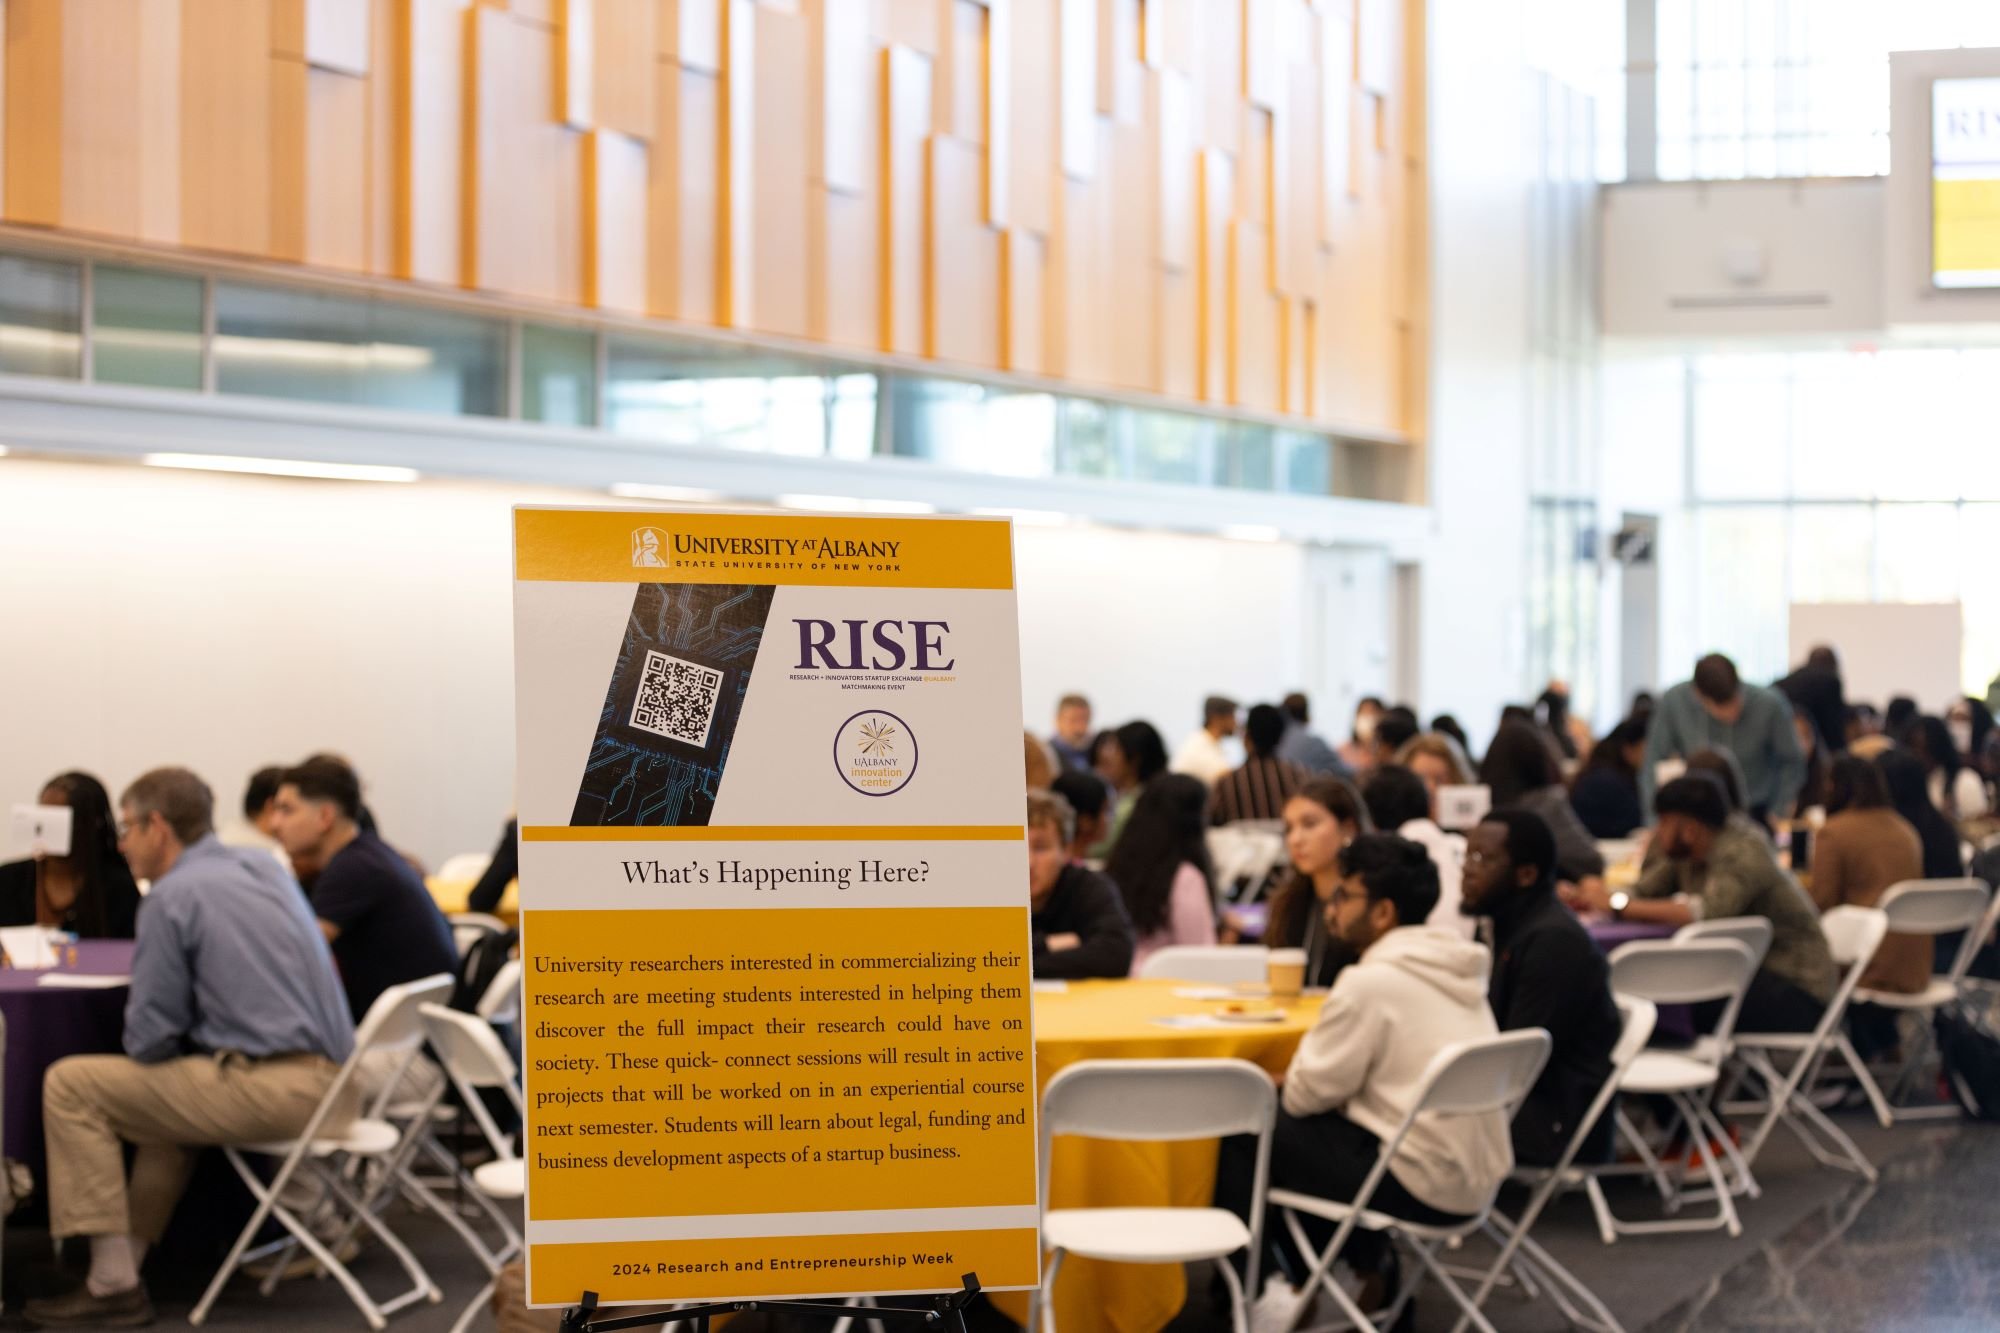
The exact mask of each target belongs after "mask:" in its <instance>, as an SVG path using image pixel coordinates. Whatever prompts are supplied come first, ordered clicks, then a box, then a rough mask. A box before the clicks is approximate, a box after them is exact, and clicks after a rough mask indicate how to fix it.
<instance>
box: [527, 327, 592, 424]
mask: <svg viewBox="0 0 2000 1333" xmlns="http://www.w3.org/2000/svg"><path fill="white" fill-rule="evenodd" d="M521 416H522V418H523V419H524V420H527V421H545V422H547V423H549V424H550V425H552V426H595V425H596V424H597V335H596V334H594V333H592V332H591V331H590V330H588V329H553V328H546V327H544V326H543V325H540V324H527V325H524V326H522V329H521Z"/></svg>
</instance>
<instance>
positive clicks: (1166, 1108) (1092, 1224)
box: [1028, 1060, 1278, 1333]
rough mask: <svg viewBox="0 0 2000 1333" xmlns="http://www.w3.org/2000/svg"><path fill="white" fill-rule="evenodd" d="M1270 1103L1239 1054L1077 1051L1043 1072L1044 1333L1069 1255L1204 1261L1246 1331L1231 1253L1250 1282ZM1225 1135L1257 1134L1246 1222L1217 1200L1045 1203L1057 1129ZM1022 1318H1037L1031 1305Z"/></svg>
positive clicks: (1147, 1137)
mask: <svg viewBox="0 0 2000 1333" xmlns="http://www.w3.org/2000/svg"><path fill="white" fill-rule="evenodd" d="M1277 1102H1278V1094H1277V1089H1276V1088H1274V1087H1273V1086H1272V1085H1271V1076H1270V1075H1269V1074H1267V1073H1265V1072H1264V1071H1263V1070H1262V1069H1259V1068H1258V1067H1257V1066H1256V1065H1253V1064H1251V1063H1250V1062H1249V1061H1247V1060H1084V1061H1082V1062H1080V1063H1078V1064H1074V1065H1071V1066H1070V1067H1069V1068H1067V1069H1065V1070H1063V1071H1062V1072H1061V1073H1060V1074H1057V1075H1056V1076H1055V1077H1054V1078H1052V1079H1050V1080H1049V1086H1048V1089H1047V1090H1046V1091H1045V1092H1043V1094H1042V1132H1041V1173H1042V1174H1041V1200H1042V1209H1043V1212H1042V1241H1043V1243H1044V1244H1046V1245H1047V1246H1048V1247H1049V1250H1050V1254H1049V1263H1048V1268H1047V1270H1046V1271H1045V1272H1044V1273H1043V1275H1042V1285H1041V1287H1040V1289H1039V1290H1038V1291H1037V1292H1036V1293H1035V1298H1034V1303H1035V1304H1037V1305H1039V1306H1040V1307H1041V1328H1042V1333H1055V1330H1056V1314H1055V1290H1056V1277H1057V1275H1058V1274H1060V1273H1061V1272H1062V1265H1063V1260H1064V1258H1066V1257H1067V1256H1069V1255H1072V1254H1074V1255H1077V1256H1079V1257H1081V1258H1085V1259H1098V1260H1102V1261H1104V1262H1107V1263H1118V1264H1185V1263H1193V1262H1195V1261H1196V1260H1201V1259H1207V1260H1210V1261H1212V1262H1213V1263H1214V1264H1215V1266H1216V1268H1217V1269H1218V1270H1220V1271H1221V1273H1222V1276H1223V1280H1224V1281H1225V1282H1226V1283H1228V1285H1229V1298H1230V1322H1231V1325H1232V1327H1233V1328H1234V1329H1235V1330H1236V1333H1248V1329H1249V1311H1248V1308H1247V1306H1246V1304H1245V1302H1244V1299H1243V1286H1244V1284H1243V1283H1242V1281H1240V1280H1239V1279H1238V1278H1237V1276H1236V1270H1235V1268H1234V1267H1232V1266H1231V1265H1230V1262H1229V1256H1230V1255H1232V1254H1235V1253H1236V1252H1237V1251H1239V1250H1243V1249H1246V1248H1247V1249H1248V1251H1249V1261H1248V1264H1249V1274H1250V1279H1249V1280H1250V1283H1251V1285H1252V1287H1253V1289H1254V1286H1255V1283H1256V1281H1257V1250H1258V1246H1259V1244H1261V1243H1262V1240H1263V1218H1264V1188H1265V1183H1266V1178H1267V1176H1268V1173H1269V1169H1270V1161H1271V1124H1272V1121H1273V1120H1274V1119H1275V1118H1276V1115H1277ZM1231 1134H1254V1135H1256V1136H1257V1167H1256V1175H1255V1177H1254V1180H1253V1183H1252V1185H1251V1190H1250V1220H1249V1222H1247V1223H1246V1222H1244V1220H1243V1219H1242V1218H1240V1217H1238V1216H1236V1214H1234V1213H1232V1212H1230V1211H1228V1210H1227V1209H1224V1208H1056V1209H1050V1208H1049V1154H1050V1150H1051V1146H1052V1144H1053V1141H1054V1140H1055V1139H1056V1138H1058V1137H1061V1136H1075V1137H1079V1138H1091V1139H1120V1140H1126V1141H1133V1142H1150V1143H1159V1142H1169V1141H1174V1140H1184V1139H1213V1138H1221V1137H1223V1136H1225V1135H1231ZM1028 1327H1029V1328H1030V1329H1032V1328H1034V1327H1035V1318H1034V1312H1033V1311H1032V1310H1031V1311H1030V1312H1029V1316H1028Z"/></svg>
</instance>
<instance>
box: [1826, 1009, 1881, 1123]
mask: <svg viewBox="0 0 2000 1333" xmlns="http://www.w3.org/2000/svg"><path fill="white" fill-rule="evenodd" d="M1834 1049H1835V1050H1837V1051H1839V1052H1840V1058H1841V1059H1842V1060H1844V1061H1846V1062H1847V1067H1848V1068H1849V1069H1851V1070H1852V1071H1854V1079H1855V1082H1857V1083H1859V1084H1860V1085H1861V1091H1862V1093H1863V1094H1864V1095H1865V1096H1866V1097H1867V1098H1868V1104H1869V1105H1870V1106H1872V1107H1874V1108H1875V1119H1876V1120H1878V1121H1880V1122H1881V1125H1882V1128H1884V1129H1894V1128H1895V1127H1896V1113H1895V1112H1894V1111H1893V1110H1891V1109H1890V1107H1889V1099H1888V1098H1887V1097H1884V1096H1883V1095H1882V1088H1881V1085H1880V1084H1878V1083H1876V1082H1875V1076H1874V1075H1873V1074H1871V1073H1869V1072H1868V1066H1867V1064H1866V1063H1865V1062H1863V1060H1862V1059H1861V1055H1860V1052H1858V1051H1856V1050H1855V1049H1854V1043H1853V1042H1852V1041H1850V1040H1849V1039H1848V1036H1847V1034H1846V1033H1845V1032H1842V1033H1840V1034H1838V1036H1836V1037H1835V1039H1834Z"/></svg>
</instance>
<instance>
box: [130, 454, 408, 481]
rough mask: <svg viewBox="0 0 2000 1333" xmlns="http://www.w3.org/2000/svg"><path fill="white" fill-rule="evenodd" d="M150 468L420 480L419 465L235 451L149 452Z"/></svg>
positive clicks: (328, 478)
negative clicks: (248, 455) (244, 454)
mask: <svg viewBox="0 0 2000 1333" xmlns="http://www.w3.org/2000/svg"><path fill="white" fill-rule="evenodd" d="M139 461H140V462H141V463H144V464H145V465H146V466H147V467H171V468H186V469H189V470H192V471H195V472H248V473H255V474H258V475H260V476H267V477H312V478H315V479H317V480H321V481H396V482H410V481H416V480H418V479H419V477H420V476H421V475H422V474H420V473H419V472H418V471H417V470H416V469H415V468H408V467H382V466H378V465H375V464H367V463H306V462H300V461H298V460H296V459H291V458H242V457H237V456H235V455H233V454H147V455H145V456H144V457H142V458H141V459H140V460H139Z"/></svg>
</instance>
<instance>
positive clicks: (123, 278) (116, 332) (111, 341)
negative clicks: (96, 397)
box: [90, 264, 201, 389]
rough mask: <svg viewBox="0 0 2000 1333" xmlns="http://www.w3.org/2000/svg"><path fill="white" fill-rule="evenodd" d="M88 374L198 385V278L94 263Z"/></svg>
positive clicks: (163, 385) (112, 380) (159, 384)
mask: <svg viewBox="0 0 2000 1333" xmlns="http://www.w3.org/2000/svg"><path fill="white" fill-rule="evenodd" d="M90 376H91V378H92V379H94V380H96V381H98V382H99V383H101V384H144V385H150V386H152V387H154V388H160V389H199V388H201V279H200V278H194V277H189V276H187V275H186V274H181V273H159V272H155V271H153V270H150V269H142V268H120V267H118V266H117V265H115V264H99V265H97V266H96V267H95V268H93V269H92V270H91V273H90Z"/></svg>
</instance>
